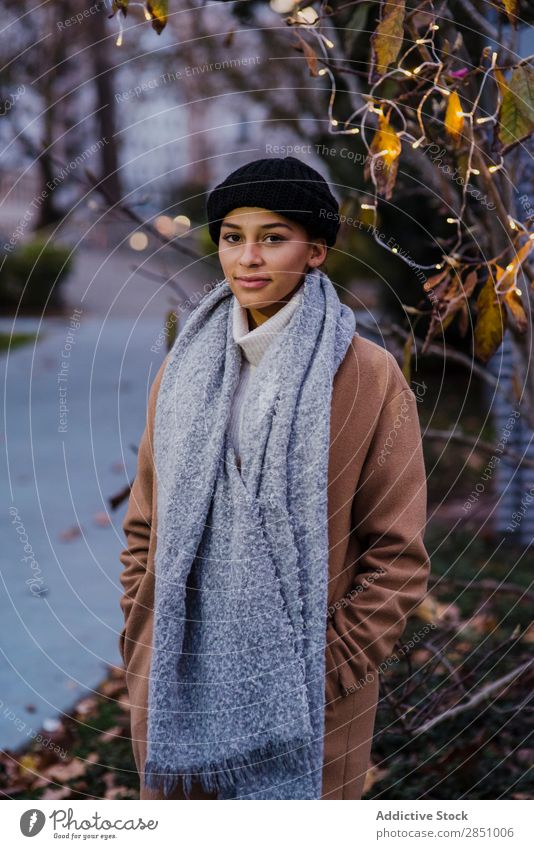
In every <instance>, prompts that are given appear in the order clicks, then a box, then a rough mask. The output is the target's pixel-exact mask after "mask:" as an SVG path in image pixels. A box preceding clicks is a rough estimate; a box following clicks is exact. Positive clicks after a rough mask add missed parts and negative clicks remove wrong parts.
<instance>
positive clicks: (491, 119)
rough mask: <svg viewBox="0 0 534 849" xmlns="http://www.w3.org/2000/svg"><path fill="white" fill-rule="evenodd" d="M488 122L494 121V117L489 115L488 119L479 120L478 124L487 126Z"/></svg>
mask: <svg viewBox="0 0 534 849" xmlns="http://www.w3.org/2000/svg"><path fill="white" fill-rule="evenodd" d="M487 121H493V115H488V116H487V118H477V120H476V122H477V124H485V123H486V122H487Z"/></svg>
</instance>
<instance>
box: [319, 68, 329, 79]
mask: <svg viewBox="0 0 534 849" xmlns="http://www.w3.org/2000/svg"><path fill="white" fill-rule="evenodd" d="M327 73H328V70H327V69H326V68H321V70H320V71H319V76H320V77H324V75H325V74H327Z"/></svg>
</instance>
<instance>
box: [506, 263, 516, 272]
mask: <svg viewBox="0 0 534 849" xmlns="http://www.w3.org/2000/svg"><path fill="white" fill-rule="evenodd" d="M506 270H507V271H513V270H514V264H513V262H510V263H508V265H507V266H506Z"/></svg>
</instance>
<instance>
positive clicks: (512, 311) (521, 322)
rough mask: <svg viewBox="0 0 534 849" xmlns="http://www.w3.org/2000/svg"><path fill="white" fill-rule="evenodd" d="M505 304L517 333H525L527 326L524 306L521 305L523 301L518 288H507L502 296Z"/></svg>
mask: <svg viewBox="0 0 534 849" xmlns="http://www.w3.org/2000/svg"><path fill="white" fill-rule="evenodd" d="M504 303H505V306H506V307H507V308H508V310H509V316H510V318H511V319H512V321H513V324H514V325H515V327H516V330H517V331H518V333H526V332H527V327H528V319H527V316H526V313H525V308H524V306H523V301H522V299H521V295H520V294H519V290H516V287H515V286H513V287H512V288H510V289H508V291H507V292H506V294H505V296H504Z"/></svg>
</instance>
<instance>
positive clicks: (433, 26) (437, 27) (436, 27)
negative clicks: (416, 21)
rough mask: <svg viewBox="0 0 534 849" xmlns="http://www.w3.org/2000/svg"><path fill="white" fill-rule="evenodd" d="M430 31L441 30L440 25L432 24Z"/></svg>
mask: <svg viewBox="0 0 534 849" xmlns="http://www.w3.org/2000/svg"><path fill="white" fill-rule="evenodd" d="M430 29H433V30H437V29H439V25H438V24H432V26H431V27H430Z"/></svg>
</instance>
